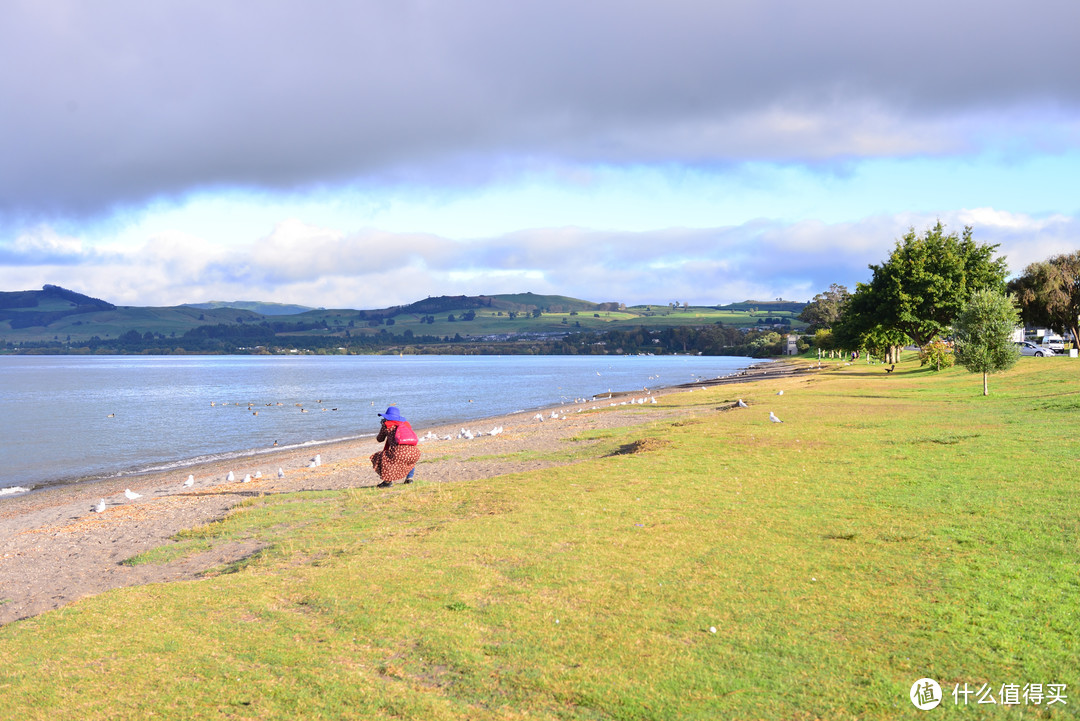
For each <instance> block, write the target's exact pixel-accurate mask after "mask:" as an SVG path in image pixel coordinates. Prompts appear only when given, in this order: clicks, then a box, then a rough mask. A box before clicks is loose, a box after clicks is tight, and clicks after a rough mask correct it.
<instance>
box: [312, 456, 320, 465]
mask: <svg viewBox="0 0 1080 721" xmlns="http://www.w3.org/2000/svg"><path fill="white" fill-rule="evenodd" d="M312 460H314V461H315V465H316V466H321V465H322V456H320V455H319V454H318V453H316V454H315V458H314V459H312Z"/></svg>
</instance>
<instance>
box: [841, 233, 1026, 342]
mask: <svg viewBox="0 0 1080 721" xmlns="http://www.w3.org/2000/svg"><path fill="white" fill-rule="evenodd" d="M972 236H973V231H972V229H971V227H970V226H967V227H965V228H964V232H963V235H957V234H956V233H955V232H953V233H946V232H945V226H943V225H942V224H941V222H938V223H937V224H936V225H935V226H934V227H933V228H931V229H929V230H927V231H926V232H925V233H924V234H922V235H917V234H916V233H915V229H914V228H911V229H909V230H908V232H907V234H906V235H905V236H904V237H903V238H902V239H901V240H898V241H897V242H896V247H895V248H894V249H893V252H892V253H891V254H890V255H889V258H888V259H887V260H886V261H885V262H884V263H882V264H881V265H871V266H870V270H871V271H873V277H872V278H871V280H870V282H869V283H859V284H858V286H857V287H856V289H855V293H854V294H853V295H852V297H851V302H850V303H849V305H848V307H847V310H846V312H845V318H844V321H845V323H846V324H847V325H848V328H847V333H846V334H847V335H852V334H855V335H860V334H866V333H871V332H877V333H879V334H880V333H881V332H882V331H884V332H886V333H894V334H895V333H899V334H903V335H905V336H907V337H909V338H911V339H912V340H913V341H914V342H915V343H916V344H918V345H919V346H920V347H922V346H925V345H926V344H927V343H929V342H930V341H931V340H933V339H934V337H935V336H937V335H941V334H943V333H944V332H945V331H946V329H947V328H948V327H949V325H950V324H951V323H952V321H953V319H954V318H955V317H956V316H957V315H958V314H959V313H960V311H961V309H963V307H964V305H965V304H966V303H967V301H968V299H970V298H971V296H972V294H973V293H974V292H975V291H977V290H993V291H997V292H1002V291H1004V289H1005V275H1006V273H1007V272H1008V269H1007V267H1006V265H1005V259H1004V258H995V257H994V251H995V250H996V249H997V247H998V246H997V245H987V244H984V243H977V242H975V240H974V238H973V237H972ZM894 337H895V336H894Z"/></svg>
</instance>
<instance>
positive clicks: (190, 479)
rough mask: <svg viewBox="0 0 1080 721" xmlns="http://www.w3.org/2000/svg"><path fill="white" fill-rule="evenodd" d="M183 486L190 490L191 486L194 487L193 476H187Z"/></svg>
mask: <svg viewBox="0 0 1080 721" xmlns="http://www.w3.org/2000/svg"><path fill="white" fill-rule="evenodd" d="M184 485H185V486H187V487H188V488H190V487H191V486H194V485H195V476H188V477H187V480H186V481H184Z"/></svg>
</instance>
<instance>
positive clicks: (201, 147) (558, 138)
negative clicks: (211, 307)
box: [0, 0, 1080, 221]
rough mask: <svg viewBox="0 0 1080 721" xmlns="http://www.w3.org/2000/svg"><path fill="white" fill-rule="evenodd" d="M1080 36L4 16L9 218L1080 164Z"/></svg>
mask: <svg viewBox="0 0 1080 721" xmlns="http://www.w3.org/2000/svg"><path fill="white" fill-rule="evenodd" d="M1078 26H1080V5H1077V4H1076V3H1075V2H1073V1H1072V0H1048V1H1047V2H1041V3H1039V4H1038V6H1037V8H1035V7H1028V6H1022V5H1018V4H1016V3H1013V2H1004V1H1003V0H989V1H986V2H981V3H977V4H972V3H966V2H964V3H947V4H941V3H939V2H934V1H932V0H912V1H911V2H906V3H899V4H896V3H894V4H881V3H866V2H857V1H856V0H837V1H834V2H825V3H804V2H794V1H791V0H758V1H755V2H724V3H717V2H712V1H711V0H675V1H673V2H669V3H636V4H634V3H626V2H619V1H617V0H596V1H595V2H589V3H580V2H569V1H568V0H545V1H544V2H538V1H531V0H527V1H525V2H512V3H508V2H504V1H503V0H467V1H465V2H458V3H437V2H436V3H429V2H421V1H420V0H402V1H401V2H391V3H386V2H377V1H376V0H367V1H361V2H332V1H331V2H320V3H315V4H310V3H309V4H298V3H295V2H291V1H286V0H266V1H265V2H260V3H258V4H257V6H256V5H252V4H251V3H242V2H236V1H235V0H232V1H230V0H226V1H224V2H221V1H217V0H215V1H214V2H210V1H209V0H203V1H201V2H200V1H196V2H191V1H185V2H180V1H179V0H160V1H159V2H153V3H145V2H135V1H134V0H131V1H126V2H125V1H119V2H112V3H108V4H105V5H101V4H94V5H90V4H86V3H82V2H77V1H75V0H56V1H55V2H48V3H34V2H13V3H4V4H3V5H2V6H0V97H4V98H5V112H4V113H3V115H2V116H0V157H2V158H4V162H3V164H0V215H3V216H9V217H13V216H18V217H19V218H23V219H29V220H30V221H35V220H42V219H48V218H52V217H71V216H74V217H79V216H96V215H100V214H102V213H106V212H108V211H109V210H111V209H114V208H117V207H129V206H137V205H139V204H141V203H145V202H147V201H148V200H149V199H153V198H161V197H164V198H174V199H182V198H184V197H187V196H188V195H189V194H191V193H195V192H202V191H207V190H212V189H215V188H233V187H241V188H252V189H261V190H268V191H271V192H291V191H295V190H311V189H321V188H327V187H335V186H338V185H340V184H343V183H360V184H361V185H363V184H364V183H367V184H371V185H372V187H375V186H382V185H385V184H387V183H404V184H413V183H420V184H425V185H428V186H431V187H443V186H447V187H455V186H468V185H472V184H476V183H486V182H493V181H496V180H499V179H501V178H504V177H506V176H507V175H508V174H517V173H520V172H523V171H527V170H530V169H537V168H553V167H554V168H566V169H568V170H567V172H573V169H574V168H577V167H581V166H588V165H591V164H618V165H633V164H672V163H673V164H684V165H703V166H715V165H719V166H723V165H725V164H732V163H740V162H744V161H747V160H766V161H774V162H779V163H791V162H793V163H807V164H811V165H813V164H818V163H825V164H832V163H838V162H840V163H842V162H845V161H847V160H850V159H852V158H864V157H880V156H911V155H921V154H951V153H966V152H970V151H973V150H975V151H977V150H980V149H983V148H985V147H986V144H987V143H996V142H998V140H997V138H999V137H1000V136H1002V135H1005V136H1007V137H1008V138H1009V142H1010V143H1012V144H1014V145H1018V146H1020V147H1027V146H1031V145H1034V144H1038V143H1045V142H1047V141H1046V139H1047V138H1054V139H1055V141H1054V142H1057V143H1072V144H1073V145H1075V143H1076V140H1077V132H1076V128H1077V109H1078V107H1080V85H1078V84H1077V83H1076V80H1075V71H1074V69H1075V68H1076V67H1078V66H1080V45H1078V44H1077V43H1076V42H1075V32H1074V29H1075V28H1076V27H1078ZM1018 118H1019V119H1020V120H1019V121H1018ZM1018 122H1019V124H1017V123H1018ZM1003 123H1004V124H1005V125H1007V127H1006V129H1004V130H1002V125H1003ZM1054 149H1060V147H1058V148H1051V150H1054Z"/></svg>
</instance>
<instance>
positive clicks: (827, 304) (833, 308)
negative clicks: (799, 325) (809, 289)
mask: <svg viewBox="0 0 1080 721" xmlns="http://www.w3.org/2000/svg"><path fill="white" fill-rule="evenodd" d="M850 298H851V293H849V292H848V289H847V287H846V286H843V285H838V284H836V283H833V284H832V285H830V286H829V289H828V290H827V291H825V292H824V293H818V294H817V295H815V296H814V299H813V300H812V301H810V302H809V303H807V304H806V307H805V308H803V310H802V313H800V314H799V320H801V321H805V322H807V323H809V324H810V326H809V328H807V330H808V331H810V332H814V331H816V330H819V329H821V328H832V327H833V326H834V325H836V323H837V322H839V320H840V315H841V313H843V310H844V307H845V306H846V305H847V302H848V300H849V299H850Z"/></svg>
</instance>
